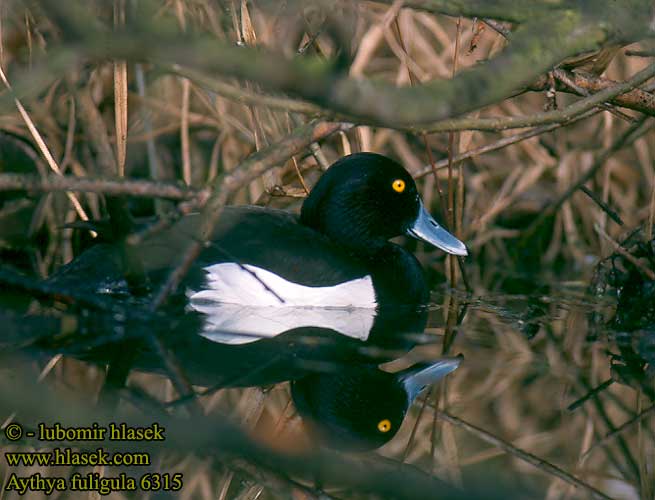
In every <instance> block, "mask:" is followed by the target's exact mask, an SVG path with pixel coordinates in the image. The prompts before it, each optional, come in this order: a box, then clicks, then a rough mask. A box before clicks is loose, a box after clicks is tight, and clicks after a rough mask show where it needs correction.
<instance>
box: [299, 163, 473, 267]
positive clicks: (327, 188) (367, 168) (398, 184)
mask: <svg viewBox="0 0 655 500" xmlns="http://www.w3.org/2000/svg"><path fill="white" fill-rule="evenodd" d="M300 220H301V222H302V223H303V224H304V225H306V226H309V227H311V228H313V229H315V230H317V231H319V232H321V233H323V234H325V235H327V236H328V237H329V238H330V239H332V240H333V241H335V242H337V243H339V244H341V245H344V246H347V247H350V248H354V249H357V250H360V249H361V250H364V251H375V250H376V249H378V248H380V247H383V246H385V245H386V243H387V241H388V240H389V239H390V238H393V237H395V236H400V235H402V234H408V235H411V236H414V237H415V238H418V239H421V240H423V241H426V242H428V243H430V244H432V245H434V246H436V247H438V248H441V249H442V250H444V251H446V252H448V253H452V254H456V255H466V254H467V251H466V246H465V245H464V244H463V243H462V242H461V241H459V240H458V239H457V238H455V237H454V236H452V235H451V234H450V233H449V232H448V231H446V230H445V229H443V228H442V227H441V226H440V225H439V224H438V223H437V222H436V221H435V220H434V219H433V218H432V217H431V216H430V214H429V213H428V212H427V211H426V210H425V208H424V207H423V203H422V201H421V198H420V196H419V194H418V190H417V189H416V184H415V183H414V179H412V176H411V175H410V174H409V173H408V172H407V171H406V170H405V169H404V168H403V167H402V166H401V165H399V164H398V163H396V162H395V161H393V160H391V159H389V158H387V157H385V156H382V155H378V154H375V153H356V154H352V155H349V156H345V157H343V158H341V159H340V160H338V161H337V162H335V163H334V164H333V165H332V166H331V167H330V168H329V169H328V171H327V172H326V173H325V174H324V175H323V176H322V177H321V179H320V180H319V181H318V183H317V184H316V186H314V189H313V190H312V192H311V193H310V195H309V196H308V197H307V199H306V200H305V203H304V204H303V207H302V212H301V217H300Z"/></svg>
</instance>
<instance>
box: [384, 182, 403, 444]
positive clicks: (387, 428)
mask: <svg viewBox="0 0 655 500" xmlns="http://www.w3.org/2000/svg"><path fill="white" fill-rule="evenodd" d="M400 182H402V181H400ZM403 184H404V183H403ZM378 430H379V431H380V432H389V431H390V430H391V422H390V421H389V419H388V418H385V419H384V420H380V421H379V422H378Z"/></svg>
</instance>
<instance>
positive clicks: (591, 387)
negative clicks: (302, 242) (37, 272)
mask: <svg viewBox="0 0 655 500" xmlns="http://www.w3.org/2000/svg"><path fill="white" fill-rule="evenodd" d="M86 276H87V278H88V277H89V276H88V274H87V275H86ZM599 279H601V281H602V282H603V283H604V284H605V285H606V286H603V287H598V286H595V287H590V285H589V283H587V282H566V281H563V280H562V279H560V280H550V281H547V280H545V279H543V278H538V277H534V276H533V277H526V276H519V277H517V276H507V277H505V278H503V279H502V280H499V281H497V283H500V285H494V287H492V288H493V289H492V290H488V289H485V288H483V287H479V288H478V289H475V290H473V291H472V293H468V294H467V293H464V292H461V291H459V292H453V291H448V290H446V289H444V288H443V287H442V288H440V289H435V291H434V292H433V295H432V300H433V303H432V304H431V306H430V307H429V308H427V309H419V310H414V309H411V310H403V309H402V308H395V309H393V310H389V311H378V312H376V313H375V314H374V315H373V316H370V315H369V316H367V315H366V314H364V315H362V314H361V312H358V311H353V310H350V311H323V312H322V314H319V313H317V311H314V310H303V309H301V308H300V309H296V310H293V311H291V312H289V313H288V314H287V315H286V316H285V317H284V318H279V317H276V318H275V320H274V321H273V320H272V319H271V316H270V314H271V312H270V311H268V310H257V308H249V309H243V308H242V309H240V310H239V309H237V310H228V309H221V310H220V311H213V312H211V313H209V312H207V311H205V312H204V313H199V312H198V311H197V310H196V311H190V310H189V309H188V308H186V309H185V308H184V306H183V305H182V304H181V303H180V304H179V305H176V304H175V302H176V301H175V300H173V301H172V305H171V306H170V307H168V308H166V309H164V310H161V311H159V312H157V313H154V314H153V313H149V312H148V310H147V301H142V302H141V301H132V300H131V299H127V298H126V297H127V295H126V294H125V293H124V290H123V289H122V288H121V286H120V285H117V284H115V283H106V284H105V286H104V287H103V290H102V291H103V292H104V293H101V294H94V295H89V294H88V290H85V284H86V283H90V282H92V281H93V280H88V281H84V282H79V287H77V286H75V285H76V283H75V282H74V281H68V282H65V281H60V282H58V285H59V286H63V284H64V283H65V285H66V289H67V290H69V291H70V292H71V294H72V295H75V293H78V292H79V294H80V295H82V296H84V297H86V298H87V299H88V300H89V301H90V302H89V304H87V305H88V307H84V308H81V309H80V308H79V307H77V306H76V307H73V306H72V305H70V304H67V302H68V300H62V301H60V302H58V303H56V304H53V303H52V301H46V302H47V303H42V304H41V305H40V306H37V305H36V302H35V301H34V300H33V299H31V298H29V297H28V296H23V297H22V298H21V297H20V295H19V294H16V293H13V292H12V293H7V294H6V295H5V296H4V299H5V302H4V303H5V304H6V307H5V308H4V309H3V311H4V312H3V322H4V324H5V335H6V336H5V338H4V339H3V341H2V343H3V347H4V350H5V356H9V355H10V354H9V353H20V355H21V356H22V358H21V359H23V360H26V361H24V365H25V366H28V367H30V368H31V369H32V371H33V372H34V373H38V371H39V370H40V369H41V368H43V367H44V366H46V365H47V362H48V361H49V360H50V359H52V356H53V355H56V354H62V353H63V354H64V355H65V356H64V358H63V360H61V361H60V362H59V365H58V366H57V367H55V369H54V370H53V372H52V373H51V374H50V375H48V377H47V378H46V381H47V380H51V381H52V383H53V384H55V385H61V384H63V385H66V386H68V389H69V390H70V389H72V390H73V392H79V393H80V394H82V395H85V397H86V398H87V400H88V401H90V402H92V403H93V404H91V403H90V406H93V405H94V404H95V402H94V397H90V396H92V395H93V394H95V393H97V394H99V396H98V398H99V400H100V403H101V404H104V403H105V402H107V403H108V404H109V405H110V406H111V405H114V406H113V407H116V408H118V407H119V406H120V405H127V406H134V407H136V408H140V410H139V411H142V412H143V411H145V412H146V414H147V410H145V409H146V408H148V406H149V405H150V406H152V405H153V404H154V405H158V406H159V407H160V409H162V408H163V410H164V411H168V412H172V413H173V414H184V413H185V412H186V411H187V409H188V406H189V405H190V400H191V399H192V398H188V397H182V398H180V396H179V393H180V392H184V384H182V385H180V384H181V381H184V383H185V384H188V385H186V387H187V388H189V387H193V388H194V390H195V392H196V393H197V394H199V395H200V396H199V401H200V404H202V405H203V406H204V408H205V411H206V413H207V414H208V415H210V416H211V415H227V416H229V418H230V419H233V420H234V421H236V422H238V423H239V424H240V425H241V426H243V427H245V428H249V429H254V430H255V431H256V433H257V435H258V436H259V438H261V439H263V440H264V441H265V442H273V443H274V445H275V446H277V447H281V448H282V449H283V450H287V451H288V450H295V449H296V447H297V446H300V445H299V444H297V443H299V442H300V441H302V440H304V441H303V442H305V444H304V445H303V446H304V447H309V448H308V449H315V448H316V447H317V446H319V447H326V448H329V449H335V450H339V451H343V452H346V453H353V452H356V453H361V452H363V451H367V452H368V453H379V454H381V455H382V456H385V457H389V458H392V459H393V460H395V461H404V462H407V463H411V464H415V465H416V466H418V467H420V468H422V469H424V470H426V471H430V472H433V473H435V474H436V475H437V476H438V477H440V478H443V479H445V480H447V481H449V482H450V483H454V484H455V485H467V484H469V483H471V482H475V483H476V484H477V483H480V482H482V483H483V484H484V482H485V481H487V480H489V481H491V483H492V484H494V485H495V486H494V487H497V488H501V490H499V491H502V488H507V489H508V491H509V492H513V493H511V494H514V492H515V493H516V494H519V493H521V494H523V495H525V494H526V492H530V493H529V494H528V496H531V495H533V494H534V495H537V496H546V495H547V496H549V497H550V498H560V497H565V496H571V497H575V498H577V497H586V496H589V495H591V494H592V493H593V491H592V490H591V489H590V488H591V487H593V488H596V489H597V490H600V491H602V492H604V493H605V494H606V495H608V496H610V497H617V498H637V497H640V496H641V497H646V496H648V495H649V494H650V492H652V488H651V485H652V481H651V477H652V451H653V446H652V443H653V437H654V433H653V429H652V420H651V419H650V418H648V416H649V415H650V413H649V412H650V408H651V400H652V394H653V392H652V390H653V389H652V379H651V370H650V360H651V359H652V354H653V349H652V346H653V341H652V340H651V338H652V335H651V334H652V333H654V332H653V330H652V329H650V330H649V328H648V326H647V325H648V322H647V321H644V322H642V323H639V322H638V321H637V320H636V319H635V316H638V317H643V316H644V315H645V314H646V313H645V312H644V311H648V305H645V306H644V304H642V303H641V301H640V300H639V297H640V296H641V295H643V291H642V289H641V288H639V287H636V288H637V289H639V290H640V294H641V295H637V296H635V297H634V298H633V299H632V300H627V298H626V296H625V294H626V293H628V292H630V293H633V292H632V291H629V290H628V291H626V290H627V288H626V287H625V284H624V285H623V286H619V285H616V282H614V283H613V284H609V285H608V284H607V280H606V279H605V278H599V277H598V276H596V278H595V280H596V281H595V282H594V283H596V284H597V282H598V280H599ZM634 281H635V280H634V279H633V280H631V281H630V283H633V282H634ZM590 282H592V280H591V279H590ZM642 284H643V283H642ZM644 286H645V285H644ZM601 288H602V289H601ZM76 290H78V292H76ZM46 291H47V290H44V292H46ZM621 293H623V295H621ZM617 295H618V296H619V298H620V300H618V299H617ZM10 299H11V300H10ZM94 301H95V302H94ZM180 302H182V301H180ZM617 303H618V304H619V309H618V311H617ZM626 304H636V305H638V306H639V307H641V309H638V310H636V311H637V312H635V311H631V310H629V307H630V306H628V305H626ZM92 306H93V307H92ZM28 310H29V311H30V314H29V315H27V316H24V315H23V313H24V312H25V311H28ZM214 313H215V314H216V315H217V316H220V318H221V321H222V322H221V323H220V324H217V323H216V321H213V322H212V321H210V320H208V316H210V315H211V314H214ZM230 315H232V316H230ZM230 318H232V319H230ZM243 318H246V319H248V321H245V322H244V321H239V320H243ZM276 321H277V322H279V325H280V326H279V328H273V327H271V324H273V323H274V324H277V323H275V322H276ZM258 325H259V326H261V328H258ZM288 325H291V327H290V328H288ZM338 325H347V327H345V328H344V330H346V331H341V330H340V329H339V327H338ZM353 325H355V326H353ZM357 325H359V326H357ZM628 327H630V328H628ZM262 336H263V337H265V338H261V337H262ZM34 370H36V371H34ZM103 371H106V373H107V378H106V382H105V383H104V385H103V383H102V379H103V377H102V376H101V375H100V373H101V372H103ZM170 380H172V381H173V385H174V386H176V389H177V390H175V391H173V390H171V385H170V382H169V381H170ZM124 385H126V386H127V389H120V388H121V387H123V386H124ZM116 391H120V394H122V395H121V396H120V397H118V398H117V397H116ZM117 399H118V400H121V399H124V401H123V402H122V403H120V402H118V403H117ZM196 401H197V400H196ZM435 405H436V406H437V407H438V408H439V409H440V411H441V412H444V413H439V414H438V415H437V417H438V418H435V410H434V406H435ZM3 406H4V407H5V410H9V409H10V408H11V404H7V401H5V404H4V405H3ZM644 412H646V413H644ZM641 413H644V415H645V417H646V418H643V419H641V420H638V419H637V418H636V416H637V415H639V414H641ZM471 426H474V428H472V427H471ZM622 426H625V427H622ZM298 428H299V429H300V431H299V432H300V433H301V434H302V436H303V438H302V439H301V438H298V437H297V436H296V435H295V434H294V432H296V431H297V429H298ZM617 429H619V430H618V431H617ZM528 454H529V455H528ZM535 462H540V464H538V465H537V466H535V465H534V463H535ZM544 463H546V464H545V465H544ZM551 464H552V465H551ZM553 467H557V470H555V471H554V469H553ZM557 471H563V475H562V474H560V473H558V472H557ZM575 481H582V482H584V483H585V484H586V485H587V486H584V485H583V486H580V485H579V484H578V485H577V486H576V485H574V484H572V483H574V482H575ZM498 485H501V486H498ZM346 496H347V495H346Z"/></svg>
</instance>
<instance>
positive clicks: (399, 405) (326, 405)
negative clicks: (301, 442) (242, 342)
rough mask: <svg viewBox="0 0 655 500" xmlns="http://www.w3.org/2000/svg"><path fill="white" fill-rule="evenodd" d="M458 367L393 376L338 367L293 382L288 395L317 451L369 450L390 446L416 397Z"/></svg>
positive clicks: (447, 362)
mask: <svg viewBox="0 0 655 500" xmlns="http://www.w3.org/2000/svg"><path fill="white" fill-rule="evenodd" d="M459 363H460V359H459V358H444V359H440V360H438V361H436V362H433V363H424V364H419V365H415V366H413V367H411V368H409V369H407V370H404V371H402V372H399V373H388V372H384V371H382V370H380V369H379V368H377V367H375V366H362V365H359V366H352V367H348V368H343V367H342V368H341V369H340V370H339V371H338V372H336V373H325V374H323V373H321V374H319V373H316V374H312V375H307V376H305V377H303V378H301V379H299V380H296V381H294V382H293V383H292V385H291V394H292V396H293V401H294V404H295V406H296V408H297V410H298V412H299V413H300V415H301V416H302V417H303V419H304V420H305V422H306V425H307V427H308V428H309V430H310V431H311V433H312V434H313V435H314V437H316V438H317V439H318V440H319V441H320V442H321V443H322V444H323V445H325V446H327V447H329V448H335V449H341V450H346V451H365V450H371V449H374V448H379V447H380V446H382V445H383V444H385V443H387V442H388V441H389V440H391V438H393V437H394V436H395V435H396V433H397V432H398V429H399V428H400V426H401V425H402V423H403V419H404V418H405V414H406V413H407V410H408V408H409V406H410V405H411V404H412V402H413V401H414V399H415V398H416V397H417V396H418V394H419V393H420V392H421V391H422V390H423V389H424V388H425V387H427V386H429V385H431V384H433V383H435V382H436V381H437V380H439V379H440V378H442V377H443V376H445V375H446V374H448V373H450V372H451V371H453V370H454V369H455V368H457V366H458V365H459Z"/></svg>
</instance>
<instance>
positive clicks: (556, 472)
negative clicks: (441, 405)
mask: <svg viewBox="0 0 655 500" xmlns="http://www.w3.org/2000/svg"><path fill="white" fill-rule="evenodd" d="M435 412H437V415H438V416H439V418H441V419H443V420H445V421H446V422H448V423H450V424H452V425H454V426H457V427H460V428H462V429H466V430H467V431H469V432H470V433H471V434H473V435H475V436H477V437H478V438H480V439H482V440H483V441H485V442H487V443H489V444H491V445H493V446H497V447H498V448H500V449H502V450H504V451H506V452H507V453H509V454H511V455H514V456H515V457H517V458H519V459H520V460H523V461H524V462H527V463H529V464H532V465H534V466H535V467H536V468H537V469H539V470H541V471H543V472H545V473H547V474H551V475H553V476H556V477H558V478H560V479H561V480H562V481H566V482H567V483H569V484H572V485H574V486H577V487H579V488H582V489H584V490H585V491H586V492H587V493H589V494H591V495H593V496H594V497H597V498H604V499H606V500H611V497H609V496H607V495H606V494H605V493H603V492H602V491H600V490H598V489H596V488H594V487H593V486H591V485H590V484H587V483H585V482H584V481H582V480H580V479H578V478H577V477H575V476H573V475H572V474H569V473H568V472H566V471H565V470H563V469H561V468H559V467H557V466H556V465H554V464H551V463H550V462H548V461H547V460H544V459H543V458H540V457H538V456H536V455H533V454H532V453H528V452H527V451H524V450H521V449H520V448H517V447H516V446H514V445H512V444H511V443H508V442H507V441H505V440H504V439H501V438H499V437H497V436H494V435H493V434H491V433H489V432H487V431H485V430H484V429H481V428H480V427H477V426H475V425H473V424H470V423H468V422H466V421H465V420H462V419H460V418H458V417H455V416H453V415H451V414H449V413H447V412H445V411H441V410H439V409H437V408H435Z"/></svg>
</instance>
